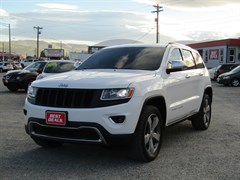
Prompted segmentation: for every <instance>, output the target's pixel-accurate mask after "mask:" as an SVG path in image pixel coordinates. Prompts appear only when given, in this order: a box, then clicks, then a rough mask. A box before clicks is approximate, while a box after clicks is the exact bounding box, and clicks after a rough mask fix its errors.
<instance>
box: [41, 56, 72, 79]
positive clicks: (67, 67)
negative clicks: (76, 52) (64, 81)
mask: <svg viewBox="0 0 240 180" xmlns="http://www.w3.org/2000/svg"><path fill="white" fill-rule="evenodd" d="M75 68H76V67H75V66H74V62H73V61H68V60H53V61H49V62H48V63H47V64H46V66H45V67H44V69H43V71H42V73H41V74H39V75H38V76H37V79H42V78H44V77H47V76H50V75H54V74H57V73H63V72H67V71H71V70H73V69H75Z"/></svg>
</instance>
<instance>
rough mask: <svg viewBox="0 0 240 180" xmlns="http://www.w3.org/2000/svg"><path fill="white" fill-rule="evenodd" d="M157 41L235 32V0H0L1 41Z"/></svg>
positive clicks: (239, 6)
mask: <svg viewBox="0 0 240 180" xmlns="http://www.w3.org/2000/svg"><path fill="white" fill-rule="evenodd" d="M157 3H159V5H160V6H162V7H163V10H164V11H162V12H160V14H159V25H160V43H161V44H166V43H167V42H169V41H206V40H214V39H223V38H239V37H240V0H160V1H159V0H158V1H157V0H1V2H0V17H1V19H0V32H1V35H0V40H1V41H8V24H11V34H12V40H25V39H34V40H35V39H36V34H37V33H36V29H34V28H33V27H34V26H40V27H43V29H42V33H41V35H40V40H45V41H56V42H60V41H62V42H63V43H85V44H88V45H93V44H95V43H99V42H101V41H105V40H111V39H132V40H137V41H141V42H144V43H155V42H156V22H155V21H154V19H155V18H156V13H151V11H154V10H156V9H155V8H154V7H153V5H154V4H157Z"/></svg>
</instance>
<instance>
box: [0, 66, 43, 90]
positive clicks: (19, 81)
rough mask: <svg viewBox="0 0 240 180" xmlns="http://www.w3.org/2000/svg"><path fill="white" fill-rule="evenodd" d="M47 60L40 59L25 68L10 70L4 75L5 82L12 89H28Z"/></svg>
mask: <svg viewBox="0 0 240 180" xmlns="http://www.w3.org/2000/svg"><path fill="white" fill-rule="evenodd" d="M46 64H47V61H38V62H35V63H32V64H30V65H29V66H27V67H25V68H24V69H23V70H13V71H8V72H7V73H6V74H5V75H4V76H3V79H2V81H3V84H4V85H5V86H6V87H7V88H8V89H9V90H10V91H17V90H18V89H24V90H25V91H27V89H28V86H29V85H30V84H31V83H32V82H33V81H34V80H35V79H36V77H37V75H38V74H39V73H41V72H42V70H43V68H44V66H45V65H46Z"/></svg>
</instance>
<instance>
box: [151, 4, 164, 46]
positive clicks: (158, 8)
mask: <svg viewBox="0 0 240 180" xmlns="http://www.w3.org/2000/svg"><path fill="white" fill-rule="evenodd" d="M153 7H154V8H156V11H152V13H157V18H156V19H155V22H156V23H157V28H156V43H158V42H159V23H158V21H159V12H161V11H163V7H162V6H159V4H157V5H153Z"/></svg>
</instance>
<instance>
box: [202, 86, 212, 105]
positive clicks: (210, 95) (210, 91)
mask: <svg viewBox="0 0 240 180" xmlns="http://www.w3.org/2000/svg"><path fill="white" fill-rule="evenodd" d="M204 94H208V95H209V97H210V100H211V103H212V99H213V90H212V87H207V88H206V89H205V91H204Z"/></svg>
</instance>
